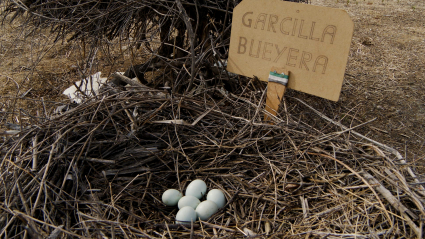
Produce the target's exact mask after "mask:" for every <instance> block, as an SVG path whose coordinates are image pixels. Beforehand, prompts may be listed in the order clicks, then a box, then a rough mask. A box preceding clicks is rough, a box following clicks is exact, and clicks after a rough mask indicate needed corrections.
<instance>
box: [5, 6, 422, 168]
mask: <svg viewBox="0 0 425 239" xmlns="http://www.w3.org/2000/svg"><path fill="white" fill-rule="evenodd" d="M312 4H313V5H321V6H326V7H334V8H341V9H344V10H346V11H347V12H348V13H349V15H350V16H351V18H352V20H353V21H354V24H355V31H354V35H353V39H352V43H351V51H350V55H349V61H348V65H347V70H346V74H345V79H344V84H343V88H342V94H341V98H340V100H339V101H338V102H337V103H333V102H327V105H329V106H330V107H331V108H333V109H336V110H333V111H326V113H327V114H335V115H328V116H330V117H331V118H334V119H335V118H337V119H338V118H340V119H341V120H342V122H343V123H344V124H345V125H347V126H348V125H349V124H353V125H357V124H359V123H363V122H367V121H369V120H372V119H374V118H376V120H374V121H373V122H371V123H369V124H367V125H366V126H365V127H363V128H362V129H359V130H358V131H359V132H361V133H362V134H364V135H366V136H367V137H369V138H371V139H374V140H376V141H379V142H381V143H384V144H386V145H388V146H390V147H393V148H396V149H397V150H399V151H400V152H401V153H404V154H405V155H406V157H407V160H408V162H409V163H410V164H414V165H415V166H416V167H418V168H422V169H424V168H423V166H421V165H423V162H424V161H425V160H424V155H425V147H424V144H425V97H424V95H425V93H424V92H425V86H424V84H423V83H422V82H423V81H424V80H425V68H424V66H425V15H424V14H423V13H424V12H425V3H424V1H423V0H390V1H387V0H359V1H350V0H346V1H341V0H339V1H338V0H313V1H312ZM6 20H10V18H8V19H6ZM0 32H1V33H0V104H1V105H0V110H1V111H3V112H7V113H6V114H3V116H1V117H2V118H1V119H0V120H1V123H0V125H1V127H4V125H5V123H15V124H19V123H20V122H21V121H22V122H25V123H29V124H30V123H31V121H33V120H37V118H34V117H29V116H28V115H29V114H28V112H34V111H35V112H36V114H37V115H38V116H40V117H41V116H42V115H43V114H45V112H44V111H45V110H47V111H48V110H49V108H50V107H53V106H54V105H55V102H61V101H62V102H64V101H67V99H66V98H65V97H64V96H63V95H62V94H61V93H62V92H63V90H64V89H66V88H67V87H69V86H70V85H71V84H72V82H73V81H77V80H80V79H81V76H82V74H81V72H89V71H91V72H95V71H102V75H103V76H107V75H109V73H110V72H112V71H116V70H118V71H123V70H125V69H126V68H128V66H129V65H130V63H131V62H132V61H133V62H140V61H141V59H142V58H143V57H145V55H144V54H143V51H141V50H134V49H132V48H125V47H119V43H118V42H112V43H109V45H106V46H105V47H103V48H100V49H98V51H97V52H88V51H86V52H85V53H83V52H84V51H83V49H87V48H88V47H87V48H85V47H84V44H82V43H81V42H71V43H68V42H66V41H65V42H64V41H61V40H59V41H57V42H56V43H54V40H55V37H54V36H51V35H50V34H49V31H47V30H42V31H40V32H28V31H27V30H26V29H25V28H24V27H23V26H21V25H20V24H19V22H14V23H13V24H12V25H10V24H8V21H4V24H3V25H2V27H1V29H0ZM121 45H124V46H125V45H126V44H125V42H124V43H121ZM90 55H92V56H94V57H91V58H90V57H87V56H90ZM84 57H86V58H85V59H90V61H92V62H91V63H92V64H85V62H83V61H82V60H81V59H84ZM87 65H90V66H92V68H84V66H87ZM289 95H290V96H301V97H303V98H304V99H307V101H309V102H313V104H314V102H323V101H317V98H315V97H313V96H306V95H303V94H298V93H296V92H289ZM17 109H20V110H17ZM337 114H338V115H337ZM6 116H7V117H6ZM424 171H425V169H424V170H423V172H424Z"/></svg>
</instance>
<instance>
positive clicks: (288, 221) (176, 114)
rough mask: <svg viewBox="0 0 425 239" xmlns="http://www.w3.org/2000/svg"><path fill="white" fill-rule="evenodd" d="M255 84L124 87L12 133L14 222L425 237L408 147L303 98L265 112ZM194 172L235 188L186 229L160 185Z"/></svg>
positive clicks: (151, 231) (5, 206) (180, 232)
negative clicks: (382, 140)
mask: <svg viewBox="0 0 425 239" xmlns="http://www.w3.org/2000/svg"><path fill="white" fill-rule="evenodd" d="M248 81H249V80H247V82H246V83H247V85H251V84H250V83H249V82H248ZM244 91H245V92H246V93H244V94H242V95H241V96H237V95H234V94H227V93H226V92H224V91H220V90H218V91H217V90H214V89H208V90H207V92H202V93H199V94H198V95H196V96H193V97H190V96H180V95H173V96H171V95H168V94H164V93H161V94H159V95H158V93H156V92H158V91H157V90H153V89H146V88H142V89H140V90H137V89H134V88H133V90H132V91H121V90H119V88H113V89H110V90H109V91H108V92H107V93H105V94H104V95H102V96H99V97H98V98H97V99H93V100H91V101H87V102H86V103H84V104H81V105H78V106H75V107H73V108H72V109H71V110H68V111H66V112H64V113H63V114H61V115H52V116H51V118H50V120H46V121H45V123H43V124H39V125H38V126H37V127H33V128H31V129H27V130H24V131H23V132H22V133H20V137H19V138H9V140H7V141H6V142H5V143H4V145H5V146H6V147H3V148H4V150H2V154H3V155H4V156H3V161H2V167H1V168H2V189H1V195H4V196H3V198H2V201H3V202H4V203H2V206H1V209H2V211H3V212H2V221H1V223H2V225H3V228H4V230H3V231H2V233H7V234H8V235H9V236H17V235H19V236H20V237H21V236H24V235H25V234H27V235H30V236H31V237H34V236H36V237H45V236H48V235H51V234H53V233H54V232H55V230H56V232H58V231H57V230H60V232H61V233H64V235H68V236H77V235H78V236H82V237H88V238H94V237H101V236H106V237H114V236H116V237H126V236H128V237H140V236H141V237H149V238H156V237H162V236H166V237H168V236H170V237H172V236H173V237H175V236H184V237H192V236H196V237H216V238H228V237H243V236H246V235H247V234H249V233H253V234H255V235H257V237H284V236H290V235H291V236H305V235H312V236H328V237H355V236H356V237H359V238H370V237H372V236H378V237H380V236H397V237H401V236H403V237H413V236H415V235H416V236H421V233H422V232H421V230H422V229H421V227H422V222H421V220H420V218H421V216H422V215H423V214H424V213H425V211H424V209H423V200H424V198H425V191H424V190H423V188H422V187H421V186H419V185H420V184H417V183H416V182H418V181H417V179H416V178H415V175H414V173H413V172H412V171H411V169H410V167H408V166H407V165H406V162H405V161H404V160H403V159H402V157H401V155H399V154H397V153H396V152H395V155H394V152H393V153H391V152H388V150H389V149H388V148H385V146H382V145H381V146H380V147H377V146H374V145H372V144H368V143H363V142H361V141H360V140H361V138H358V137H357V136H355V135H354V134H355V132H354V129H342V130H341V128H340V127H341V126H339V125H338V123H336V122H335V123H336V125H333V124H329V121H326V120H324V119H322V117H323V116H322V115H321V114H320V113H319V112H315V111H314V110H312V109H311V108H309V107H308V106H307V105H304V104H303V103H302V102H301V103H300V105H299V106H298V107H291V109H290V110H288V111H287V112H283V117H282V118H274V119H273V124H272V125H270V124H267V123H263V122H262V120H261V118H262V117H263V115H264V110H263V109H262V107H261V105H262V103H261V102H263V101H264V99H263V96H262V93H261V92H259V93H254V92H255V91H254V89H253V88H251V87H249V88H247V89H244ZM149 92H150V93H149ZM291 101H294V100H291ZM291 103H292V104H293V103H295V101H294V102H291ZM305 113H314V114H315V116H314V117H316V121H315V122H314V125H309V124H308V123H306V122H304V121H300V118H301V117H302V115H303V114H305ZM46 114H47V115H49V114H48V113H46ZM167 120H183V121H184V123H183V124H170V123H166V122H167ZM311 123H312V122H311ZM196 178H198V179H203V180H205V181H206V182H207V185H208V187H209V188H219V189H221V190H222V191H223V192H225V195H226V197H227V200H228V204H227V205H226V207H225V208H224V209H223V210H221V211H219V212H218V213H216V214H215V215H214V216H213V217H212V218H211V219H209V220H208V221H207V222H201V223H200V224H199V223H196V224H195V225H194V227H193V228H192V229H189V228H184V227H182V226H177V225H175V224H174V220H175V219H174V217H175V214H176V212H177V210H176V208H174V207H166V206H164V205H163V204H162V202H161V194H162V193H163V192H164V191H165V190H166V189H168V188H176V189H179V190H181V191H184V189H185V187H186V186H187V184H188V183H189V182H190V181H191V180H194V179H196ZM22 225H25V226H26V227H27V229H26V230H23V227H22ZM59 227H60V229H58V228H59ZM247 229H248V230H251V231H252V232H249V231H247Z"/></svg>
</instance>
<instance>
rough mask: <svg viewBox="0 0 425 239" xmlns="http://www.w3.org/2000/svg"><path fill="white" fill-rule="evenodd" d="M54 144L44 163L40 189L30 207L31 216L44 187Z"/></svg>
mask: <svg viewBox="0 0 425 239" xmlns="http://www.w3.org/2000/svg"><path fill="white" fill-rule="evenodd" d="M55 146H56V143H54V144H53V145H52V150H51V151H50V154H49V159H48V160H47V164H46V167H45V169H44V173H43V178H42V179H41V182H40V189H39V190H38V194H37V199H36V200H35V203H34V205H33V208H32V209H31V216H34V213H35V210H36V209H37V206H38V204H39V202H40V197H41V192H42V191H43V188H44V187H43V184H44V183H45V181H46V177H47V173H48V171H49V168H50V162H51V161H52V158H53V154H54V151H55Z"/></svg>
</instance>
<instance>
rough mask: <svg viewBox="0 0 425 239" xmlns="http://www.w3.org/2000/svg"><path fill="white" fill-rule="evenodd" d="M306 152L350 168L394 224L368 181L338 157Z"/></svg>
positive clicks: (391, 222) (392, 224)
mask: <svg viewBox="0 0 425 239" xmlns="http://www.w3.org/2000/svg"><path fill="white" fill-rule="evenodd" d="M308 154H310V155H318V156H322V157H325V158H328V159H332V160H334V161H335V162H337V163H339V164H341V165H342V166H344V167H346V168H347V169H348V170H350V171H351V172H352V173H354V174H355V175H356V176H357V177H358V178H360V179H361V180H362V181H363V182H364V183H365V184H366V185H367V186H368V187H369V188H370V190H372V192H373V194H374V195H375V197H376V199H377V200H378V202H379V204H380V205H381V207H382V210H384V212H385V215H386V216H387V218H388V220H389V222H390V224H391V227H393V226H394V223H393V221H392V220H391V217H390V215H389V214H388V212H387V210H386V209H385V205H384V203H382V201H381V199H380V198H379V196H378V194H377V193H376V191H375V189H373V187H372V185H370V184H369V182H368V181H366V179H364V178H363V177H362V176H361V175H360V174H359V173H357V172H356V171H354V169H352V168H351V167H350V166H348V165H347V164H345V163H343V162H342V161H340V160H338V159H336V158H334V157H332V156H329V155H326V154H317V153H308Z"/></svg>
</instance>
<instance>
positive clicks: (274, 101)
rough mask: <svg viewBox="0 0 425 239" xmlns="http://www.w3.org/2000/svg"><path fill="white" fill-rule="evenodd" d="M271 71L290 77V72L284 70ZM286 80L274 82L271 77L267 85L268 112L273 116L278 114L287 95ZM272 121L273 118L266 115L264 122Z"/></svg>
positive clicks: (275, 69)
mask: <svg viewBox="0 0 425 239" xmlns="http://www.w3.org/2000/svg"><path fill="white" fill-rule="evenodd" d="M270 71H271V72H274V73H277V74H285V75H286V76H288V75H289V71H288V70H285V69H283V68H277V67H272V69H271V70H270ZM275 79H276V78H275ZM284 80H285V79H284V78H282V81H279V80H273V79H271V78H270V77H269V83H268V84H267V99H266V111H267V112H269V113H270V114H272V115H276V114H277V110H278V109H279V105H280V102H281V101H282V99H283V95H284V94H285V91H286V83H284ZM270 119H271V117H270V116H269V115H267V114H265V115H264V121H268V120H270Z"/></svg>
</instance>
